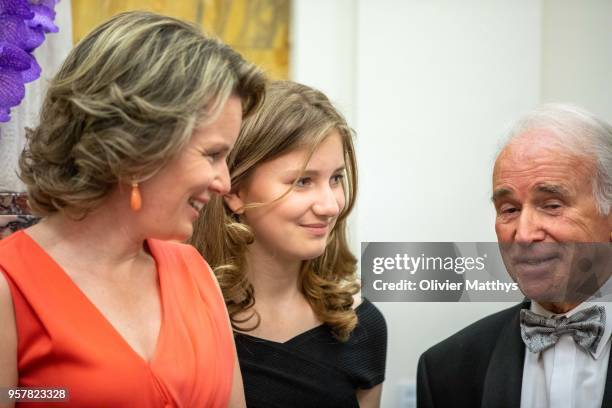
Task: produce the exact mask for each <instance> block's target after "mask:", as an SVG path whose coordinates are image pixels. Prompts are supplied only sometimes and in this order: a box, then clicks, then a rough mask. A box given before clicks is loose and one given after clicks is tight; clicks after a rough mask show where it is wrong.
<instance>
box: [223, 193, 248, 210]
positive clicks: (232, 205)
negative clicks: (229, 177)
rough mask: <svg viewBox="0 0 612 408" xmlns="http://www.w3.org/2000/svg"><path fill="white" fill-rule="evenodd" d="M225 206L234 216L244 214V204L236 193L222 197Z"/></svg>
mask: <svg viewBox="0 0 612 408" xmlns="http://www.w3.org/2000/svg"><path fill="white" fill-rule="evenodd" d="M223 200H224V201H225V204H226V205H227V206H228V207H229V209H230V210H232V212H233V213H234V214H244V202H243V201H242V199H241V198H240V196H239V194H238V193H236V192H231V193H228V194H226V195H224V196H223Z"/></svg>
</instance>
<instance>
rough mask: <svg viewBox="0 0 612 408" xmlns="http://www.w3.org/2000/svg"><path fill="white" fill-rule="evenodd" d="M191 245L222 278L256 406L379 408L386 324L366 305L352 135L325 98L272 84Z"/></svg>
mask: <svg viewBox="0 0 612 408" xmlns="http://www.w3.org/2000/svg"><path fill="white" fill-rule="evenodd" d="M228 166H229V170H230V176H231V180H232V190H231V192H230V193H229V194H227V195H225V196H224V198H223V199H221V198H220V197H217V198H215V199H214V200H212V201H211V202H210V203H209V204H208V205H207V206H206V208H205V209H204V211H203V213H202V214H201V216H200V218H199V220H198V224H197V225H196V227H195V232H194V235H193V237H192V243H193V244H194V245H195V246H196V247H197V248H198V250H199V251H200V252H201V253H203V254H204V255H205V257H206V258H207V259H208V261H209V262H210V263H211V266H213V269H214V270H215V273H216V274H217V277H218V279H219V283H220V285H221V289H222V291H223V295H224V297H225V302H226V304H227V307H228V310H229V314H230V318H231V321H232V325H233V327H234V330H235V338H236V347H237V349H238V357H239V360H240V365H241V369H242V375H243V379H244V385H245V395H246V400H247V405H248V406H249V407H317V408H322V407H357V406H362V407H375V406H378V405H379V403H380V393H381V387H382V382H383V380H384V368H385V357H386V325H385V322H384V319H383V317H382V315H381V314H380V312H379V311H378V309H377V308H376V307H375V306H374V305H373V304H371V303H370V302H368V301H367V300H365V299H364V300H363V302H361V300H360V299H359V298H358V297H357V296H356V294H357V293H358V291H359V285H358V283H357V281H356V275H355V274H356V259H355V257H354V256H353V255H352V254H351V252H350V250H349V248H348V245H347V237H346V223H347V216H348V214H349V213H350V211H351V209H352V208H353V205H354V203H355V193H356V186H357V169H356V163H355V150H354V147H353V142H352V133H351V130H350V129H349V127H348V126H347V124H346V122H345V120H344V118H343V117H342V116H341V115H340V114H339V113H338V112H337V111H336V109H335V108H334V107H333V106H332V104H331V103H330V102H329V100H328V99H327V97H325V95H323V94H322V93H321V92H319V91H316V90H314V89H311V88H309V87H306V86H304V85H300V84H297V83H293V82H282V81H280V82H273V83H271V84H269V86H268V87H267V90H266V99H265V101H264V103H263V104H262V105H261V106H260V107H259V108H258V109H257V110H256V112H255V113H254V114H253V115H252V116H251V117H249V118H248V119H246V120H245V122H244V123H243V126H242V129H241V131H240V135H239V137H238V139H237V141H236V145H235V147H234V150H233V151H232V153H231V154H230V156H229V158H228Z"/></svg>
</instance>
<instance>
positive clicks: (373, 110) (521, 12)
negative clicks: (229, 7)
mask: <svg viewBox="0 0 612 408" xmlns="http://www.w3.org/2000/svg"><path fill="white" fill-rule="evenodd" d="M611 20H612V2H609V1H607V0H581V1H576V0H513V1H507V0H464V1H461V2H458V1H456V0H354V1H352V0H294V13H293V21H292V24H293V30H294V33H293V34H294V35H293V42H292V53H293V56H292V59H291V63H292V64H293V69H292V73H293V79H295V80H297V81H300V82H303V83H306V84H308V85H312V86H315V87H318V88H319V89H321V90H323V91H325V92H326V93H327V94H328V95H329V96H330V98H331V99H332V100H333V101H336V102H338V106H339V107H340V108H341V109H342V110H343V112H344V113H345V114H346V116H347V117H348V118H349V122H350V124H351V125H352V126H353V127H354V128H355V129H356V131H357V142H358V143H357V145H358V153H359V166H360V196H359V202H358V207H357V213H356V215H355V216H354V218H353V234H354V241H355V242H356V243H358V242H360V241H495V239H496V238H495V234H494V229H493V222H494V219H493V217H494V213H493V209H492V206H491V204H490V202H489V196H490V194H491V191H490V172H491V167H492V163H493V159H494V154H495V152H496V150H497V147H498V144H499V142H500V139H501V137H502V134H503V131H504V129H505V128H506V126H507V125H508V124H509V123H510V122H511V121H513V120H515V119H516V118H517V117H518V116H519V115H520V114H521V113H523V112H525V111H527V110H529V109H532V108H533V107H535V106H536V105H538V104H539V103H541V102H543V101H552V100H556V101H557V100H558V101H570V102H574V103H577V104H579V105H583V106H585V107H586V108H588V109H590V110H592V111H593V112H595V113H597V114H600V115H603V116H604V117H605V118H607V119H608V120H612V98H610V97H609V90H608V86H607V85H608V84H609V83H611V81H610V79H612V78H611V77H612V21H611ZM355 250H356V251H358V250H359V246H357V245H356V246H355ZM377 306H378V307H379V308H380V309H381V310H382V312H383V313H384V315H385V317H386V319H387V323H388V327H389V354H388V360H387V380H386V382H385V386H384V393H383V406H384V407H397V406H400V405H399V401H400V400H399V393H400V391H405V390H406V389H405V388H403V387H400V385H399V384H403V383H406V382H408V383H410V381H413V380H414V376H415V371H416V363H417V360H418V357H419V355H420V354H421V353H422V352H423V351H424V350H425V349H426V348H428V347H429V346H431V345H433V344H435V343H436V342H438V341H440V340H441V339H443V338H445V337H447V336H449V335H450V334H452V333H454V332H456V331H457V330H459V329H460V328H462V327H464V326H466V325H468V324H469V323H471V322H474V321H475V320H477V319H479V318H480V317H483V316H485V315H487V314H489V313H491V312H493V311H495V310H499V309H500V308H502V307H505V306H507V305H504V304H493V303H470V304H468V303H462V304H443V303H378V304H377ZM404 406H408V405H404Z"/></svg>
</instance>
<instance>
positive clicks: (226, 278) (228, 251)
mask: <svg viewBox="0 0 612 408" xmlns="http://www.w3.org/2000/svg"><path fill="white" fill-rule="evenodd" d="M332 130H337V131H338V133H339V134H340V135H341V137H342V143H343V146H344V161H345V166H346V177H345V178H344V181H343V182H344V193H345V196H346V205H345V207H344V209H343V210H342V212H341V214H340V215H339V217H338V219H337V221H336V224H335V227H334V229H333V230H332V232H331V234H330V237H329V242H328V245H327V247H326V249H325V252H324V253H323V254H322V255H321V256H319V257H318V258H315V259H312V260H308V261H304V263H303V265H302V269H301V272H300V277H299V284H300V288H301V290H302V292H303V293H304V295H305V296H306V299H307V300H308V302H309V303H310V305H311V307H312V309H313V310H314V312H315V314H316V315H317V317H318V318H319V319H320V320H321V321H322V322H323V323H326V324H328V325H329V326H330V327H331V329H332V332H333V334H334V336H335V337H336V338H338V339H339V340H341V341H346V340H347V339H348V337H349V335H350V333H351V332H352V330H353V329H354V328H355V326H356V324H357V316H356V314H355V311H354V310H353V308H352V305H353V295H354V294H355V293H357V292H358V291H359V285H358V283H357V282H356V273H355V272H356V264H357V260H356V259H355V257H354V256H353V254H352V253H351V252H350V250H349V247H348V244H347V233H346V223H347V216H348V215H349V213H350V212H351V210H352V208H353V206H354V204H355V196H356V189H357V165H356V159H355V149H354V146H353V140H352V131H351V129H350V128H349V127H348V125H347V123H346V121H345V119H344V118H343V117H342V115H341V114H340V113H339V112H338V111H337V110H336V109H335V108H334V107H333V105H332V104H331V102H330V101H329V100H328V99H327V97H326V96H325V95H324V94H323V93H321V92H319V91H317V90H314V89H312V88H309V87H307V86H305V85H301V84H297V83H294V82H289V81H275V82H271V83H269V84H268V86H267V88H266V98H265V101H264V102H263V104H262V105H261V106H260V107H259V108H258V109H257V110H256V111H255V112H254V114H253V115H252V116H251V117H249V118H247V119H246V120H245V121H244V122H243V125H242V129H241V131H240V135H239V136H238V140H237V141H236V144H235V146H234V149H233V150H232V152H231V154H230V155H229V157H228V167H229V171H230V176H231V180H232V191H237V190H238V189H240V187H241V185H243V183H248V180H249V176H250V175H251V174H252V173H253V171H254V170H255V168H256V167H257V166H258V165H259V164H261V163H264V162H266V161H269V160H272V159H274V158H276V157H279V156H281V155H283V154H285V153H288V152H290V151H292V150H295V149H297V148H302V147H304V146H307V147H308V148H309V151H310V155H312V153H313V152H314V150H315V149H316V147H317V146H318V144H319V143H320V142H321V141H322V140H323V139H325V137H327V136H328V135H329V134H330V132H331V131H332ZM306 165H307V163H304V164H303V169H302V170H304V169H305V168H306ZM292 189H293V187H291V188H290V189H289V190H288V191H287V192H286V193H284V194H283V195H282V196H281V197H279V198H277V199H276V200H275V201H278V200H281V199H283V198H284V197H285V196H286V195H287V194H289V193H290V192H291V190H292ZM267 204H269V203H262V204H254V205H267ZM194 231H195V232H194V235H193V236H192V238H191V241H190V242H191V244H193V245H194V246H195V247H196V248H197V249H198V250H199V251H200V253H202V255H203V256H204V257H205V258H206V260H207V261H208V262H209V263H210V265H211V266H212V267H213V269H214V271H215V273H216V275H217V278H218V280H219V283H220V285H221V289H222V291H223V296H224V297H225V302H226V305H227V308H228V310H229V315H230V318H231V321H232V326H233V327H234V329H237V330H240V331H250V330H253V329H255V328H256V327H258V326H259V323H260V316H259V315H258V314H257V312H256V311H255V309H253V306H254V305H255V293H254V289H253V285H252V284H251V283H250V282H249V280H248V279H247V277H246V274H245V270H246V268H245V266H246V251H247V247H248V245H249V244H250V243H252V242H253V241H254V239H256V237H254V236H253V233H252V232H251V230H250V229H249V227H248V226H247V225H246V224H243V223H241V222H239V220H238V219H237V217H235V216H234V215H233V214H232V211H231V210H230V209H229V207H228V206H227V205H226V204H225V202H224V200H223V199H222V198H221V197H215V198H214V199H212V200H211V201H210V202H209V203H208V204H207V205H206V207H205V208H204V210H203V212H202V214H201V215H200V218H199V219H198V221H197V222H196V226H195V228H194ZM249 310H250V311H251V313H247V314H246V315H247V317H246V318H240V317H239V316H240V315H244V313H243V312H246V311H249Z"/></svg>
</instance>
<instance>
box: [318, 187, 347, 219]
mask: <svg viewBox="0 0 612 408" xmlns="http://www.w3.org/2000/svg"><path fill="white" fill-rule="evenodd" d="M341 210H342V208H341V206H340V203H339V202H338V197H336V193H335V192H334V190H333V189H332V188H331V187H329V186H327V187H323V188H321V189H320V190H319V191H318V192H317V199H316V202H315V204H314V205H313V211H314V212H315V214H317V215H321V216H325V217H335V216H337V215H338V214H339V213H340V211H341Z"/></svg>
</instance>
